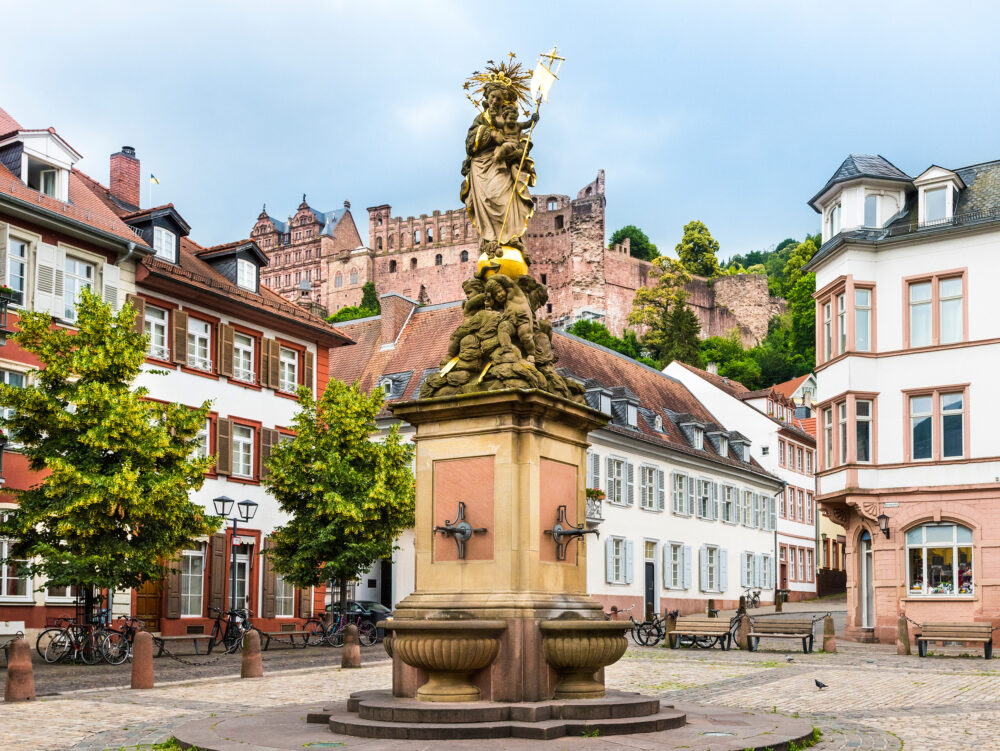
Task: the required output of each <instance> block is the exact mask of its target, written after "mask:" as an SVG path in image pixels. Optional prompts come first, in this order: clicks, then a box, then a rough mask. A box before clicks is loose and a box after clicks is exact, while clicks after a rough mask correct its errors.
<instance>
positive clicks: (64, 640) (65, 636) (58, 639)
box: [42, 629, 73, 663]
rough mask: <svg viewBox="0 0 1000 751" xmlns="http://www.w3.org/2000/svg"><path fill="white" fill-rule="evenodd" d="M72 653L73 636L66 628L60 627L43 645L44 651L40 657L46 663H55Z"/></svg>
mask: <svg viewBox="0 0 1000 751" xmlns="http://www.w3.org/2000/svg"><path fill="white" fill-rule="evenodd" d="M72 653H73V638H72V637H71V636H70V634H69V631H68V630H67V629H62V630H60V631H59V633H58V634H56V635H55V636H53V637H52V638H51V639H49V643H48V644H46V645H45V653H44V654H43V655H42V659H43V660H45V661H46V662H48V663H56V662H60V661H62V660H65V659H67V658H68V657H69V655H71V654H72Z"/></svg>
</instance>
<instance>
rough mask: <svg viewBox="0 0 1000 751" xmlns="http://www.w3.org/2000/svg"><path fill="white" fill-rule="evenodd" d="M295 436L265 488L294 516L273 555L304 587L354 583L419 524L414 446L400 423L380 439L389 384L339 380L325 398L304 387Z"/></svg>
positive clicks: (278, 534) (273, 464) (343, 587)
mask: <svg viewBox="0 0 1000 751" xmlns="http://www.w3.org/2000/svg"><path fill="white" fill-rule="evenodd" d="M298 396H299V410H298V412H297V413H296V415H295V418H294V420H293V423H292V427H293V430H294V431H295V434H296V435H295V437H294V438H293V439H292V440H289V441H283V442H282V443H280V444H278V445H277V446H275V447H273V448H272V449H271V456H270V458H269V460H268V464H267V467H268V474H267V477H266V479H265V480H264V486H265V487H266V488H267V490H268V492H270V493H271V494H272V495H274V497H275V498H276V499H277V501H278V505H279V506H280V507H281V510H282V511H284V512H285V513H286V514H288V515H289V516H290V517H291V518H290V520H289V521H288V522H287V523H286V524H284V525H282V526H280V527H278V528H277V529H275V530H274V532H273V533H272V535H271V539H272V541H273V547H272V548H271V549H270V550H269V551H268V553H267V554H268V555H270V556H271V559H272V561H273V563H274V568H275V570H276V571H278V573H280V574H281V575H282V576H284V577H285V578H286V579H287V580H288V581H291V582H292V583H294V584H296V585H298V586H299V587H308V586H315V585H318V584H321V583H322V582H324V581H327V580H330V579H336V580H338V581H339V582H340V601H341V602H344V601H345V600H346V599H347V582H349V581H353V580H354V579H356V578H357V577H358V576H359V575H360V574H362V573H363V572H365V571H366V570H367V569H368V568H369V567H370V566H371V565H372V563H374V562H375V561H376V560H378V559H380V558H388V557H390V556H391V555H392V550H393V544H394V542H395V540H396V538H397V537H398V536H399V534H400V533H401V532H402V531H403V530H405V529H407V528H408V527H410V526H412V525H413V476H412V474H411V470H410V461H411V458H412V455H413V447H412V446H410V445H408V444H406V443H403V441H402V440H401V439H400V437H399V430H398V427H397V426H395V425H394V426H393V427H392V428H390V429H389V432H388V433H387V434H386V435H385V436H384V439H383V440H380V441H374V440H372V439H371V436H372V434H374V433H375V432H376V430H377V427H376V424H375V417H376V415H378V413H379V412H380V411H381V410H382V403H383V394H382V390H381V389H375V391H374V392H373V393H372V394H371V395H370V396H369V395H367V394H365V393H363V392H362V391H361V389H360V388H358V385H357V384H356V383H355V384H354V385H352V386H348V385H347V384H345V383H342V382H340V381H336V380H332V381H330V382H329V384H327V387H326V391H324V392H323V396H322V397H320V399H319V401H316V400H315V399H314V398H313V396H312V392H311V391H310V390H309V389H308V388H305V387H302V388H300V389H299V391H298Z"/></svg>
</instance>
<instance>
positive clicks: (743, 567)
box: [740, 551, 750, 587]
mask: <svg viewBox="0 0 1000 751" xmlns="http://www.w3.org/2000/svg"><path fill="white" fill-rule="evenodd" d="M748 555H750V554H749V553H747V552H745V551H744V553H743V554H742V555H740V586H741V587H749V586H750V585H749V584H748V583H747V556H748Z"/></svg>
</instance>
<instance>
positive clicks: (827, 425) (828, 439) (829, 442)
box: [823, 408, 833, 469]
mask: <svg viewBox="0 0 1000 751" xmlns="http://www.w3.org/2000/svg"><path fill="white" fill-rule="evenodd" d="M823 445H824V448H825V449H826V469H830V467H832V466H833V409H830V408H828V409H825V410H823Z"/></svg>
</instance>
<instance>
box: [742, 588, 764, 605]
mask: <svg viewBox="0 0 1000 751" xmlns="http://www.w3.org/2000/svg"><path fill="white" fill-rule="evenodd" d="M743 597H744V598H746V603H747V607H748V608H759V607H760V587H747V588H746V589H745V590H744V591H743Z"/></svg>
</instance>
